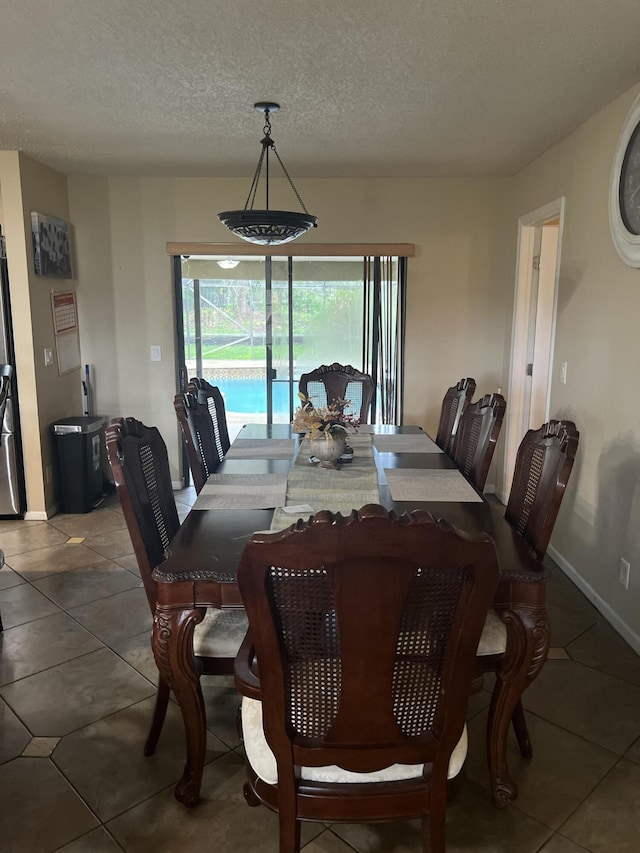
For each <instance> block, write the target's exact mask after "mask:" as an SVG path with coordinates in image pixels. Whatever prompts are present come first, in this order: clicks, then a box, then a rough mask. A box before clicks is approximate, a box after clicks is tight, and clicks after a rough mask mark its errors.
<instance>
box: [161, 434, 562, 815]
mask: <svg viewBox="0 0 640 853" xmlns="http://www.w3.org/2000/svg"><path fill="white" fill-rule="evenodd" d="M347 441H348V443H349V445H351V446H352V448H353V456H352V457H350V458H351V460H352V461H349V462H346V461H345V462H344V464H341V465H340V466H339V467H338V468H337V469H335V470H333V469H322V468H319V467H318V466H317V465H316V464H314V463H313V461H312V457H311V453H310V447H309V441H308V439H305V437H304V436H303V435H298V434H296V433H295V432H294V431H293V428H292V426H291V425H289V424H270V425H267V424H248V425H247V426H245V427H244V428H243V429H242V430H241V431H240V433H239V435H238V437H237V438H236V440H235V441H234V442H233V444H232V446H231V448H230V450H229V451H228V453H227V455H226V457H225V459H224V461H223V462H222V463H221V465H220V467H219V468H218V469H217V471H216V472H215V473H214V474H212V475H210V477H209V479H208V480H207V482H206V483H205V485H204V486H203V488H202V490H201V491H200V493H199V495H198V497H197V499H196V501H195V503H194V505H193V508H192V509H191V511H190V513H189V515H188V516H187V517H186V519H185V520H184V522H183V523H182V525H181V527H180V529H179V530H178V532H177V533H176V535H175V537H174V538H173V540H172V542H171V543H170V545H169V547H168V549H167V552H166V560H165V562H163V563H162V564H161V565H160V566H158V567H157V568H156V569H155V570H154V573H153V577H154V579H155V581H156V585H157V604H156V609H155V615H154V622H153V636H152V647H153V653H154V657H155V660H156V664H157V667H158V670H159V672H160V674H161V676H162V678H163V679H164V680H165V681H166V683H167V684H168V685H169V686H170V687H171V689H172V690H173V692H174V695H175V698H176V700H177V702H178V704H179V706H180V710H181V712H182V717H183V721H184V727H185V734H186V743H187V758H186V764H185V769H184V773H183V775H182V778H181V779H180V781H179V782H178V783H177V785H176V788H175V796H176V798H177V799H178V800H179V801H180V802H181V803H183V804H184V805H186V806H194V805H196V804H197V803H198V801H199V798H200V785H201V780H202V773H203V768H204V761H205V753H206V736H207V732H206V715H205V707H204V700H203V695H202V691H201V687H200V665H199V661H198V659H197V658H196V657H195V656H194V653H193V632H194V628H195V626H196V625H197V624H198V623H199V622H200V621H201V620H202V619H203V618H204V615H205V612H206V609H207V608H212V607H213V608H234V609H238V608H242V599H241V597H240V592H239V589H238V584H237V567H238V564H239V561H240V558H241V556H242V552H243V550H244V547H245V545H246V543H247V542H248V540H249V539H250V538H251V536H252V534H253V533H254V532H257V531H265V530H270V531H274V532H275V531H279V530H283V529H286V528H287V527H289V526H290V525H293V524H295V523H296V522H297V520H298V518H304V519H305V520H306V519H308V518H309V516H310V515H312V514H313V513H314V512H317V511H319V510H321V509H329V510H331V511H333V512H341V513H342V514H343V515H344V514H348V513H349V512H351V511H352V510H353V509H354V508H355V509H357V508H359V507H361V506H364V505H366V504H368V503H378V504H381V505H382V506H384V507H385V508H386V509H387V510H393V511H394V512H395V513H396V514H397V515H400V514H402V513H403V512H405V511H411V510H417V509H421V510H427V511H428V512H429V513H431V514H432V515H433V516H434V517H435V518H436V519H441V518H443V519H446V520H447V521H448V522H449V523H450V524H452V525H453V526H454V527H455V528H457V529H459V530H461V531H465V532H467V533H471V534H477V533H487V534H489V535H490V536H491V538H492V539H493V541H494V542H495V547H496V551H497V555H498V561H499V566H500V581H499V585H498V589H497V592H496V594H495V598H494V603H493V606H494V609H495V610H496V612H497V613H498V615H499V617H500V619H501V620H502V622H503V623H504V624H505V625H506V634H507V646H506V652H505V653H504V654H503V655H502V656H501V657H500V658H499V660H498V661H497V666H496V682H495V686H494V688H493V692H492V697H491V703H490V706H489V716H488V727H487V757H488V765H489V774H490V781H491V794H492V799H493V802H494V804H495V805H496V806H498V807H504V806H506V805H507V804H508V803H509V802H511V800H512V799H513V798H514V797H515V796H517V787H516V785H515V784H514V782H513V781H512V779H511V778H510V776H509V770H508V766H507V741H508V735H509V727H510V724H511V719H512V716H513V713H514V710H515V709H516V706H517V705H518V703H519V701H520V698H521V696H522V693H523V691H524V689H525V688H526V687H527V686H528V685H529V684H530V683H531V682H532V681H533V680H534V678H535V677H536V676H537V674H538V673H539V672H540V670H541V668H542V666H543V664H544V662H545V660H546V656H547V652H548V648H549V629H548V618H547V610H546V605H545V594H546V582H547V580H548V570H547V569H546V567H545V566H544V565H543V564H542V562H541V561H539V560H538V559H537V557H536V554H535V552H534V551H533V550H532V549H531V548H530V547H529V546H528V545H527V543H526V542H525V540H524V539H523V538H522V536H521V535H520V534H519V533H518V532H517V531H516V530H515V529H514V528H513V527H511V525H510V524H509V523H508V522H507V521H506V520H505V519H504V518H503V516H502V515H501V514H500V512H499V511H498V506H497V505H491V504H490V503H489V502H488V501H487V500H486V498H485V497H484V495H482V494H480V493H479V492H478V491H477V490H476V489H475V488H474V487H473V486H472V485H471V484H470V483H469V482H468V481H467V480H466V479H465V478H464V477H463V475H462V474H461V473H460V472H459V471H458V469H457V468H456V466H455V464H454V463H453V461H452V460H451V458H450V457H449V456H448V455H447V454H446V453H443V452H442V451H441V450H440V448H439V447H438V446H437V445H436V444H435V442H433V441H432V440H431V438H429V436H428V435H427V434H426V433H425V432H424V431H423V430H422V429H421V428H420V427H419V426H394V425H363V426H361V427H360V428H359V430H358V431H357V433H356V434H354V435H350V436H349V437H348V439H347ZM346 458H349V457H346Z"/></svg>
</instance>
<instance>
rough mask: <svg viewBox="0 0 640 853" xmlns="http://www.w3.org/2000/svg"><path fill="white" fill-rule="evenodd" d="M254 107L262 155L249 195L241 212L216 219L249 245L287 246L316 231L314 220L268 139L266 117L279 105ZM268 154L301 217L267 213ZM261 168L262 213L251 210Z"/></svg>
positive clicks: (229, 212)
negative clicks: (261, 116) (260, 125)
mask: <svg viewBox="0 0 640 853" xmlns="http://www.w3.org/2000/svg"><path fill="white" fill-rule="evenodd" d="M253 107H254V109H256V110H257V111H258V112H261V113H263V114H264V128H263V132H264V137H263V139H262V140H261V143H260V144H261V145H262V151H261V152H260V157H259V159H258V165H257V166H256V171H255V174H254V176H253V181H252V182H251V187H250V189H249V195H248V196H247V200H246V202H245V205H244V208H243V210H225V211H223V212H222V213H219V214H218V219H220V221H221V222H222V223H223V224H224V225H226V226H227V228H228V229H229V230H230V231H232V232H233V233H234V234H236V235H237V236H238V237H242V239H243V240H247V241H248V242H249V243H258V244H260V245H262V246H275V245H278V244H279V243H290V242H291V241H292V240H295V239H296V238H298V237H301V236H302V235H303V234H306V232H307V231H308V230H309V229H310V228H315V227H316V222H317V217H316V216H312V215H311V214H310V213H309V212H308V211H307V208H306V207H305V206H304V203H303V201H302V199H301V198H300V193H299V192H298V190H297V189H296V188H295V186H294V183H293V181H292V180H291V178H290V177H289V173H288V172H287V170H286V168H285V165H284V163H283V162H282V160H281V159H280V155H279V154H278V152H277V151H276V144H275V142H274V141H273V139H272V138H271V121H270V120H269V116H270V115H271V113H277V112H278V110H279V109H280V105H279V104H274V103H272V102H269V101H259V102H258V103H257V104H254V105H253ZM271 151H273V153H274V154H275V156H276V159H277V160H278V163H280V166H281V167H282V171H283V172H284V174H285V177H286V178H287V180H288V181H289V185H290V186H291V189H292V190H293V192H294V193H295V196H296V198H297V199H298V201H299V202H300V206H301V207H302V210H303V211H304V213H296V212H295V211H291V210H269V154H270V152H271ZM263 164H264V167H265V195H266V205H265V210H254V207H253V205H254V203H255V199H256V193H257V191H258V184H259V182H260V175H261V172H262V166H263Z"/></svg>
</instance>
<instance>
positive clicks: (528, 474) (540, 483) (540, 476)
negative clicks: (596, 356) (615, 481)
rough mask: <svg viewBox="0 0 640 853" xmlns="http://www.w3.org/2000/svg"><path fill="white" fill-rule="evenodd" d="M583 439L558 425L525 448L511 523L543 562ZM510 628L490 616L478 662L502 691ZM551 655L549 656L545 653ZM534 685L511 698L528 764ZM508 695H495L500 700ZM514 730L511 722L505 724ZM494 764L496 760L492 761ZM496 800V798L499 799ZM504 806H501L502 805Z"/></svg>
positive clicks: (533, 436)
mask: <svg viewBox="0 0 640 853" xmlns="http://www.w3.org/2000/svg"><path fill="white" fill-rule="evenodd" d="M579 438H580V433H579V432H578V430H577V429H576V425H575V423H574V422H573V421H568V420H552V421H549V422H548V423H545V424H543V425H542V426H541V427H540V428H539V429H530V430H529V431H528V432H527V433H526V435H525V437H524V438H523V439H522V442H521V443H520V447H519V448H518V453H517V456H516V465H515V470H514V475H513V481H512V484H511V491H510V494H509V500H508V503H507V509H506V512H505V518H506V520H507V521H508V522H509V524H511V526H512V527H514V528H515V529H516V530H517V531H518V533H520V534H521V535H522V536H523V537H524V539H526V541H527V542H528V543H529V545H530V546H531V548H532V549H533V550H534V551H535V552H536V554H537V556H538V559H540V560H541V559H542V558H543V557H544V555H545V553H546V551H547V546H548V544H549V539H550V538H551V534H552V532H553V527H554V524H555V521H556V518H557V516H558V511H559V509H560V504H561V503H562V498H563V497H564V493H565V490H566V487H567V482H568V481H569V475H570V474H571V469H572V468H573V463H574V460H575V456H576V452H577V450H578V441H579ZM506 651H507V628H506V625H505V623H504V622H503V621H502V619H501V618H500V616H499V615H498V613H497V612H496V611H495V610H493V609H492V610H490V611H489V613H488V615H487V623H486V626H485V630H484V631H483V634H482V639H481V642H480V646H479V648H478V656H479V658H480V662H481V664H482V667H483V669H484V671H485V672H495V673H496V675H497V679H498V683H497V684H496V688H500V687H501V686H503V685H500V683H499V682H500V681H501V680H502V679H504V677H505V673H504V672H503V668H504V663H505V653H506ZM545 654H546V651H545ZM527 686H528V684H524V685H520V686H519V687H518V686H516V691H517V694H516V695H517V699H516V697H515V696H514V695H512V697H511V700H510V701H511V704H513V703H514V701H515V705H514V710H513V713H512V715H511V722H512V724H513V729H514V732H515V735H516V739H517V741H518V747H519V749H520V754H521V755H522V757H523V758H531V757H532V756H533V749H532V746H531V740H530V737H529V733H528V730H527V723H526V719H525V716H524V710H523V707H522V700H521V695H522V692H523V691H524V689H525V688H526V687H527ZM504 692H505V691H504V690H499V689H497V690H495V691H494V697H497V696H498V693H504ZM504 701H505V696H504V695H502V696H501V699H500V702H499V703H498V702H497V700H495V701H492V703H491V708H490V712H489V713H490V721H491V720H492V719H493V716H494V715H495V714H496V713H499V709H498V707H497V706H498V704H502V703H503V702H504ZM505 722H506V725H507V726H508V720H506V721H505ZM489 760H490V761H491V756H489ZM494 799H495V796H494ZM497 804H498V805H500V804H501V803H500V802H499V801H498V802H497Z"/></svg>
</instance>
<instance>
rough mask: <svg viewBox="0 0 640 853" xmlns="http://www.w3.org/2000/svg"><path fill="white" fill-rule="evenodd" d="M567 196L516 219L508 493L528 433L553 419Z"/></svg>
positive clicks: (504, 485)
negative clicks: (554, 368)
mask: <svg viewBox="0 0 640 853" xmlns="http://www.w3.org/2000/svg"><path fill="white" fill-rule="evenodd" d="M563 222H564V197H563V198H559V199H556V200H555V201H552V202H550V203H549V204H547V205H544V206H543V207H539V208H537V209H536V210H533V211H531V213H528V214H526V216H523V217H521V218H520V220H519V221H518V250H517V258H516V284H515V299H514V308H513V328H512V336H511V362H510V373H509V391H508V398H507V399H508V408H507V416H508V422H507V429H506V433H505V435H506V446H505V464H504V477H503V482H502V494H501V495H499V497H500V499H501V500H502V501H503V502H505V503H506V501H507V500H508V497H509V490H510V488H511V481H512V478H513V471H514V468H515V461H516V454H517V452H518V447H519V446H520V442H521V441H522V438H523V437H524V434H525V433H526V432H527V430H529V429H537V428H538V427H539V426H541V425H542V424H543V423H545V421H547V420H548V419H549V400H550V391H551V379H552V367H553V350H554V338H555V327H556V308H557V294H558V276H559V271H560V247H561V242H562V227H563Z"/></svg>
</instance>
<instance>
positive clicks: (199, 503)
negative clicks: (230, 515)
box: [193, 474, 287, 509]
mask: <svg viewBox="0 0 640 853" xmlns="http://www.w3.org/2000/svg"><path fill="white" fill-rule="evenodd" d="M286 493H287V475H286V474H210V475H209V478H208V480H207V482H206V483H205V484H204V486H203V487H202V491H201V492H200V494H199V495H198V497H197V498H196V502H195V503H194V505H193V509H270V508H271V507H277V506H282V505H283V504H284V502H285V499H286Z"/></svg>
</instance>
